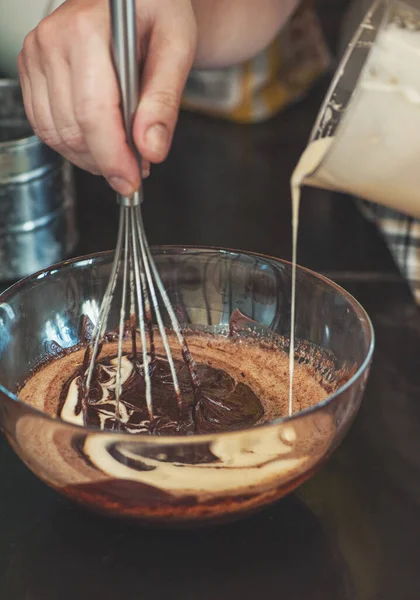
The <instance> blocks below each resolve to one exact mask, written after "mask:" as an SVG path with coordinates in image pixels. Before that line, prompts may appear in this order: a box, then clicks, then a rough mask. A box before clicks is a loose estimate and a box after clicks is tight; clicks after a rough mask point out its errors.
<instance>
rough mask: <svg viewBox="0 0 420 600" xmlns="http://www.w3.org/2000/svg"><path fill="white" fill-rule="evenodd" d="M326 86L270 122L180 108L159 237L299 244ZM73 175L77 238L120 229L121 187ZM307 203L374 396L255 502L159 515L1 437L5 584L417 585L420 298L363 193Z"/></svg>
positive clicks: (230, 589)
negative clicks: (76, 497)
mask: <svg viewBox="0 0 420 600" xmlns="http://www.w3.org/2000/svg"><path fill="white" fill-rule="evenodd" d="M323 91H324V86H323V85H320V86H319V87H318V88H317V89H316V90H314V91H313V92H312V93H311V94H310V95H309V97H308V98H307V99H306V100H304V101H303V102H301V103H299V104H298V105H296V106H294V107H292V108H291V109H289V110H288V111H286V112H285V113H284V114H282V115H281V116H279V117H278V118H276V119H274V120H272V121H270V122H269V123H266V124H263V125H260V126H253V127H246V126H245V127H241V126H235V125H230V124H226V123H222V122H214V121H210V120H207V119H205V118H200V117H198V116H194V115H187V114H186V115H183V116H182V118H181V120H180V125H179V128H178V131H177V134H176V138H175V142H174V146H173V149H172V152H171V155H170V157H169V159H168V161H167V162H166V163H165V164H164V165H163V166H159V167H157V168H155V169H154V172H153V175H152V177H151V179H150V181H148V182H147V186H146V187H147V189H146V198H147V200H146V203H145V207H144V209H145V221H146V227H147V231H148V234H149V241H150V242H151V243H152V244H157V243H170V244H200V245H220V246H226V247H233V248H241V249H247V250H253V251H258V252H262V253H269V254H272V255H275V256H279V257H282V258H290V255H291V227H290V199H289V191H288V182H289V177H290V174H291V172H292V169H293V166H294V165H295V163H296V161H297V158H298V156H299V153H300V151H301V150H302V149H303V147H304V144H305V142H306V138H307V136H308V133H309V130H310V127H311V123H312V121H313V119H314V116H315V112H316V110H317V107H318V105H319V103H320V100H321V97H322V95H323ZM77 188H78V210H79V225H80V230H81V234H82V235H81V240H82V241H81V243H80V245H79V247H78V248H77V250H76V252H75V254H81V253H89V252H93V251H98V250H103V249H107V248H111V247H113V245H114V242H115V235H116V226H117V209H116V206H115V200H114V197H113V194H111V193H110V191H109V190H108V189H107V188H106V186H105V184H104V183H103V182H102V181H101V180H99V179H95V178H93V177H90V176H88V175H85V174H81V173H78V174H77ZM301 214H302V218H301V228H300V234H299V235H300V241H299V262H300V263H301V264H303V265H305V266H307V267H310V268H312V269H315V270H317V271H320V272H323V273H326V274H327V275H330V276H331V277H332V278H333V279H335V280H336V281H337V282H339V283H341V284H342V285H343V286H344V287H346V288H347V289H348V290H349V291H350V292H352V293H353V294H354V295H355V296H356V297H357V298H358V299H359V300H360V301H361V302H362V304H363V305H364V306H365V308H366V309H367V310H368V312H369V314H370V316H371V318H372V320H373V323H374V327H375V329H376V336H377V346H376V353H375V358H374V364H373V368H372V373H371V377H370V382H369V385H368V389H367V391H366V394H365V398H364V401H363V404H362V408H361V410H360V413H359V415H358V417H357V420H356V422H355V423H354V425H353V427H352V429H351V431H350V433H349V434H348V436H347V437H346V439H345V441H344V443H343V444H342V446H341V447H340V448H339V449H338V451H337V452H336V453H335V454H334V455H333V457H332V458H331V460H330V461H329V463H328V464H327V465H326V466H325V467H324V468H323V469H322V470H321V471H320V472H319V473H318V474H317V475H316V476H314V477H313V478H312V479H311V480H310V481H309V482H307V483H306V484H305V485H303V486H302V487H301V488H300V489H299V490H298V492H297V493H294V494H292V495H290V496H289V497H286V498H285V499H283V500H282V501H280V502H278V503H277V504H276V505H275V506H273V507H272V508H269V509H267V510H265V511H263V512H261V513H260V514H258V515H256V516H254V517H251V518H248V519H246V520H243V521H240V522H238V523H236V524H232V525H227V526H224V527H219V528H215V529H208V530H198V531H193V532H185V531H184V532H166V531H159V532H156V531H147V530H142V529H137V528H133V527H129V526H127V525H123V524H121V523H118V522H113V521H111V520H104V519H102V518H98V517H94V516H91V515H89V514H87V513H85V512H83V511H81V510H79V509H78V508H76V507H75V506H74V505H72V504H71V503H70V502H69V501H67V500H65V499H63V498H61V497H60V496H59V495H57V494H56V493H55V492H54V491H52V490H50V489H49V488H47V487H46V486H45V485H43V484H42V483H41V482H40V481H38V480H37V479H36V478H35V476H33V475H32V474H31V473H30V472H29V471H28V470H27V468H26V467H25V466H24V465H23V464H22V463H21V462H20V461H19V460H18V459H17V458H16V457H15V455H14V454H13V452H12V450H11V449H10V448H9V446H8V445H7V443H6V442H5V440H4V439H3V438H1V439H0V481H1V482H2V483H1V492H0V564H1V567H0V598H1V599H2V600H70V599H74V598H80V599H81V600H85V599H88V598H91V599H96V598H101V600H108V599H112V600H114V599H115V598H126V599H127V600H129V599H133V600H134V599H136V600H137V599H138V598H147V599H148V600H154V599H157V600H161V599H164V598H167V597H168V598H173V599H174V600H178V599H179V600H198V599H200V600H207V599H208V600H210V599H211V600H213V599H217V600H224V599H226V600H228V599H229V600H232V599H236V598H238V599H239V598H240V599H241V600H248V599H251V598H252V599H254V598H256V597H261V598H287V599H288V600H294V599H296V600H302V599H304V598H308V599H310V600H316V599H318V598H319V599H320V600H329V599H331V600H349V599H356V598H357V599H361V600H418V598H420V569H419V566H418V565H419V558H418V557H419V556H420V400H419V396H418V395H419V394H420V369H419V368H418V357H419V356H420V316H419V313H418V309H417V307H416V306H415V304H414V301H413V300H412V298H411V296H410V293H409V291H408V287H407V285H406V283H405V281H404V280H403V279H402V278H401V277H400V275H399V274H398V272H397V270H396V267H395V265H394V263H393V261H392V259H391V257H390V255H389V253H388V251H387V249H386V247H385V245H384V243H383V241H382V239H381V238H380V236H379V235H378V233H377V232H376V230H375V228H374V227H373V226H372V225H371V224H369V223H367V222H366V221H365V220H364V219H363V218H362V217H361V216H360V214H359V213H358V211H357V209H356V208H355V206H354V204H353V203H352V201H351V200H350V199H349V198H346V197H344V196H339V195H337V194H331V193H327V192H323V191H317V190H311V189H309V190H307V191H306V192H305V196H304V200H303V203H302V211H301ZM416 457H417V458H416Z"/></svg>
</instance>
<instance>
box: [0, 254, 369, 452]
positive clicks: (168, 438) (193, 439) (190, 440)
mask: <svg viewBox="0 0 420 600" xmlns="http://www.w3.org/2000/svg"><path fill="white" fill-rule="evenodd" d="M151 250H152V253H155V252H165V251H174V250H178V251H181V252H185V251H188V250H189V251H195V250H199V251H200V252H218V253H222V254H224V253H229V254H230V253H234V254H242V255H245V256H251V257H252V256H253V257H259V258H262V259H264V260H268V261H274V262H276V263H281V264H284V265H288V266H289V267H292V263H291V262H290V261H288V260H284V259H281V258H276V257H274V256H271V255H268V254H262V253H259V252H250V251H247V250H238V249H232V248H224V247H223V248H222V247H220V246H198V245H179V244H173V245H155V246H151ZM113 254H114V250H104V251H101V252H95V253H92V254H86V255H82V256H77V257H74V258H71V259H67V260H63V261H60V262H58V263H55V264H53V265H51V266H49V267H46V268H45V269H41V270H39V271H37V272H35V273H33V274H32V275H29V276H27V277H24V278H22V279H20V280H19V281H17V282H16V283H14V284H12V285H11V286H9V287H8V288H6V289H5V290H4V291H3V292H2V293H1V294H0V307H1V306H2V305H3V304H4V302H5V301H7V299H8V298H9V297H10V296H12V295H14V294H15V293H16V292H18V291H20V290H21V288H24V287H25V286H26V285H28V284H30V283H32V282H34V281H37V280H39V279H41V278H42V279H43V278H44V277H47V276H48V275H49V274H50V275H53V274H55V273H56V272H57V271H59V270H62V269H65V268H67V267H71V266H75V265H77V264H78V263H84V262H86V261H92V260H95V261H97V260H106V259H107V258H109V257H110V256H111V255H113ZM296 268H297V270H299V271H301V272H304V273H307V274H309V275H310V276H311V277H314V278H315V279H318V280H319V281H322V282H323V283H324V284H326V285H327V286H328V287H331V288H333V289H334V290H336V291H337V292H339V293H340V294H341V295H342V296H344V298H346V299H347V301H348V302H349V303H350V305H351V306H352V308H353V309H354V310H355V312H356V313H358V315H359V316H360V317H361V319H360V321H361V323H362V324H363V319H364V329H365V331H366V334H367V341H368V349H367V352H366V356H365V358H364V360H363V362H362V364H361V365H360V366H359V368H358V369H357V371H356V372H355V373H354V374H353V375H352V376H351V377H350V379H349V380H348V381H346V383H345V384H344V385H342V386H341V387H340V388H338V390H336V391H335V392H334V393H333V394H330V395H329V396H327V397H326V398H325V399H324V400H322V401H321V402H318V403H317V404H314V405H313V406H311V407H309V408H306V409H304V410H302V411H299V412H298V413H295V414H293V415H292V416H288V415H286V416H284V417H278V418H277V419H274V420H273V421H270V422H269V423H264V424H261V425H257V426H253V427H247V428H243V429H236V430H234V431H222V432H217V433H206V434H199V435H190V436H186V435H159V436H149V435H142V436H140V435H138V436H135V435H133V434H131V433H128V432H113V431H106V430H101V429H97V428H94V427H90V426H86V425H78V424H75V423H70V422H68V421H65V420H64V419H61V418H58V417H53V416H51V415H49V414H47V413H45V412H43V411H42V410H39V409H38V408H35V407H33V406H31V405H30V404H28V403H26V402H23V401H21V400H20V399H19V398H18V396H16V394H14V393H13V392H10V391H9V390H8V389H7V388H5V387H4V386H3V385H2V384H1V382H0V392H1V393H2V394H3V395H5V396H6V397H7V398H9V399H10V400H12V401H13V402H15V403H17V404H19V405H20V406H23V407H25V409H27V410H29V412H30V413H33V414H34V415H35V416H37V417H41V418H43V419H46V420H47V421H51V422H54V423H56V424H58V425H61V426H66V427H70V428H73V429H74V430H75V431H77V432H79V433H81V432H85V433H86V434H95V435H102V436H108V437H112V438H113V439H114V440H126V441H128V440H131V442H137V443H141V444H152V445H159V446H167V445H172V444H174V443H176V444H185V445H190V444H196V443H197V442H200V443H208V442H213V441H214V440H215V439H220V438H221V437H226V436H230V437H231V438H234V437H240V436H241V435H244V434H246V435H250V434H252V433H253V432H263V431H268V430H272V429H273V428H275V427H278V426H279V425H284V424H286V423H293V421H295V420H298V419H300V418H301V417H305V416H307V415H311V414H315V413H317V412H318V411H320V410H322V409H323V408H325V407H326V406H328V405H330V404H332V403H333V402H334V401H335V400H336V399H337V398H339V396H341V395H342V394H343V393H344V392H345V391H346V390H348V389H349V388H350V387H351V386H352V385H353V384H354V383H355V382H356V381H357V380H358V379H359V378H360V377H361V376H362V375H363V373H365V371H366V370H367V369H368V367H369V365H370V363H371V361H372V356H373V351H374V348H375V331H374V328H373V325H372V322H371V320H370V317H369V315H368V313H367V312H366V310H365V309H364V308H363V306H362V305H361V304H360V302H359V301H358V300H356V298H354V296H352V295H351V294H350V293H349V292H347V291H346V290H345V289H344V288H342V287H341V286H340V285H338V284H337V283H335V282H334V281H332V280H331V279H328V277H325V275H322V274H320V273H317V272H316V271H312V270H311V269H308V268H307V267H302V266H300V265H298V264H297V265H296ZM0 431H1V429H0ZM139 438H140V439H139Z"/></svg>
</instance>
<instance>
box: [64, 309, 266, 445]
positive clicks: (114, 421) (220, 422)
mask: <svg viewBox="0 0 420 600" xmlns="http://www.w3.org/2000/svg"><path fill="white" fill-rule="evenodd" d="M241 316H242V315H241ZM244 318H245V319H246V317H244ZM238 319H240V317H239V315H238V314H235V315H234V316H233V318H232V320H231V323H230V332H231V335H234V331H235V325H236V326H237V323H238ZM132 328H133V326H132V323H128V324H127V334H128V336H127V337H130V336H131V337H132V340H133V342H132V345H131V352H130V354H127V353H125V354H124V356H125V360H128V361H129V364H130V371H131V372H130V375H129V377H128V378H127V379H126V380H125V381H124V382H123V384H122V390H121V395H120V398H119V401H118V403H117V402H116V398H115V384H114V385H112V384H113V382H112V379H113V378H115V371H116V367H115V364H114V365H113V364H112V362H111V360H112V359H113V358H115V356H112V357H109V356H108V357H106V358H102V359H101V358H100V356H99V359H98V360H97V361H96V364H95V368H94V372H93V376H92V380H91V384H90V387H89V390H88V391H87V390H86V370H87V367H88V364H89V358H90V347H89V346H88V347H87V349H86V352H85V357H84V361H83V365H82V366H81V368H80V370H79V371H78V372H77V373H74V374H73V375H72V376H71V377H70V378H69V379H68V381H67V382H66V384H65V385H64V386H63V389H62V392H61V395H60V400H59V408H58V416H61V413H62V410H63V407H64V405H65V402H66V400H67V397H68V392H69V387H70V385H71V383H72V382H73V381H74V380H75V379H77V389H78V400H77V405H76V407H75V414H76V415H78V414H80V412H81V411H83V412H84V422H85V424H86V425H89V426H93V427H100V428H102V429H107V430H111V431H127V432H130V433H149V434H158V435H159V434H160V435H176V434H179V435H188V434H193V433H211V432H218V431H229V430H232V429H239V428H244V427H250V426H252V425H255V424H256V423H258V421H260V419H261V418H262V417H263V415H264V408H263V405H262V403H261V401H260V400H259V398H257V396H256V395H255V394H254V392H253V391H252V390H251V389H250V388H249V386H247V385H245V384H244V383H241V382H235V380H234V379H233V378H232V377H231V376H230V375H228V374H227V373H226V372H225V371H223V370H220V369H216V368H213V367H210V366H208V365H205V364H200V363H199V364H195V362H194V361H193V360H192V357H191V355H190V354H189V351H188V348H187V347H185V348H183V349H182V354H183V357H184V360H182V361H181V360H174V362H175V370H176V373H177V377H178V381H179V386H180V391H181V395H180V397H177V394H176V392H175V389H174V384H173V379H172V375H171V372H170V368H169V364H168V361H167V359H166V357H165V356H160V355H158V354H155V353H153V355H152V356H151V357H150V363H149V365H148V369H149V373H150V377H151V382H152V390H153V392H152V393H153V418H152V419H150V417H149V413H148V409H147V405H146V395H145V378H144V370H143V364H142V353H141V352H139V351H138V350H137V345H136V342H135V335H132V334H133V331H132ZM82 331H83V337H84V341H85V343H87V342H88V339H89V338H90V336H91V331H92V326H91V323H90V322H89V321H88V319H87V318H86V317H84V321H83V327H82ZM108 339H113V340H115V334H110V336H109V337H108ZM108 382H110V384H111V385H110V387H109V388H107V386H106V384H107V383H108ZM104 390H106V392H105V391H104ZM117 404H118V406H117Z"/></svg>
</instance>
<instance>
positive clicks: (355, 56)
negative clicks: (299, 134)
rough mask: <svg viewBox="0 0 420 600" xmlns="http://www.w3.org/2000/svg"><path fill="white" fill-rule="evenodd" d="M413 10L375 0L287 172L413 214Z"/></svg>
mask: <svg viewBox="0 0 420 600" xmlns="http://www.w3.org/2000/svg"><path fill="white" fill-rule="evenodd" d="M419 157H420V11H419V10H418V9H417V8H415V7H414V2H412V3H411V4H408V3H405V2H401V1H399V0H375V2H373V4H372V6H371V7H370V9H369V10H368V13H367V14H366V16H365V18H364V20H363V21H362V23H361V25H360V26H359V28H358V29H357V31H356V34H355V35H354V37H353V39H352V41H351V42H350V44H349V46H348V48H347V50H346V52H345V54H344V57H343V59H342V61H341V63H340V65H339V67H338V69H337V72H336V74H335V77H334V79H333V82H332V84H331V87H330V90H329V92H328V94H327V96H326V98H325V100H324V103H323V105H322V108H321V110H320V113H319V116H318V118H317V121H316V123H315V126H314V128H313V131H312V134H311V137H310V141H309V144H308V146H307V148H306V150H305V152H304V154H303V155H302V157H301V160H300V162H299V164H298V167H297V168H296V171H295V173H294V176H293V185H294V186H295V187H297V186H299V185H302V184H303V185H311V186H315V187H320V188H325V189H329V190H334V191H340V192H346V193H348V194H352V195H354V196H358V197H360V198H363V199H365V200H370V201H372V202H376V203H378V204H382V205H384V206H388V207H390V208H393V209H395V210H397V211H399V212H402V213H405V214H408V215H410V216H414V217H417V218H419V217H420V166H419Z"/></svg>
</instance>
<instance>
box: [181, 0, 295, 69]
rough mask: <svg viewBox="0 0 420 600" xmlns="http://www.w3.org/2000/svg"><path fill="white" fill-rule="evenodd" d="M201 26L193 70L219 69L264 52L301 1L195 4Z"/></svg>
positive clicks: (205, 1) (200, 0)
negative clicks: (194, 68)
mask: <svg viewBox="0 0 420 600" xmlns="http://www.w3.org/2000/svg"><path fill="white" fill-rule="evenodd" d="M192 3H193V6H194V10H195V13H196V18H197V24H198V47H197V53H196V58H195V62H194V66H195V67H197V68H219V67H224V66H227V65H230V64H235V63H239V62H242V61H244V60H246V59H248V58H251V57H252V56H255V55H256V54H258V52H260V51H261V50H262V49H263V48H265V47H266V46H267V45H268V44H269V43H270V42H271V40H272V39H273V38H274V37H275V35H276V33H277V32H278V31H279V30H280V29H281V27H282V26H283V24H284V23H285V22H286V21H287V19H288V18H289V17H290V15H291V13H292V12H293V11H294V10H295V8H296V6H297V5H298V4H299V0H192Z"/></svg>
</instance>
